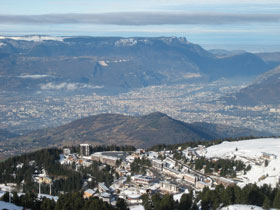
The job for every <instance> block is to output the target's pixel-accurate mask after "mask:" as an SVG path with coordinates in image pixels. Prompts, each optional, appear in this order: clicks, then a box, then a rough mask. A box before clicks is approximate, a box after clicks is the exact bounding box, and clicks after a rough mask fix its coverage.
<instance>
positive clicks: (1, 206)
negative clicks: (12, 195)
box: [0, 201, 23, 210]
mask: <svg viewBox="0 0 280 210" xmlns="http://www.w3.org/2000/svg"><path fill="white" fill-rule="evenodd" d="M0 209H8V210H22V209H23V207H20V206H16V205H15V204H12V203H7V202H4V201H0Z"/></svg>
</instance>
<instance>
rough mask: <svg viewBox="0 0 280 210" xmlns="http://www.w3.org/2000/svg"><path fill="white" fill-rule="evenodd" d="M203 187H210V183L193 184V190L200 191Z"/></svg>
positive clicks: (198, 182)
mask: <svg viewBox="0 0 280 210" xmlns="http://www.w3.org/2000/svg"><path fill="white" fill-rule="evenodd" d="M204 187H209V188H210V187H211V183H209V182H203V181H197V182H196V183H195V188H196V189H198V190H200V189H203V188H204Z"/></svg>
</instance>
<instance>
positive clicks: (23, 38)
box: [0, 35, 67, 42]
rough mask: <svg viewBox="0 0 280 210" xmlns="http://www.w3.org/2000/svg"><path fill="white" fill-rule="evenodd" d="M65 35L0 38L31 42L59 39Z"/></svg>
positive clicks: (61, 39)
mask: <svg viewBox="0 0 280 210" xmlns="http://www.w3.org/2000/svg"><path fill="white" fill-rule="evenodd" d="M65 38H67V37H55V36H39V35H34V36H0V39H12V40H22V41H33V42H43V41H60V42H63V40H64V39H65Z"/></svg>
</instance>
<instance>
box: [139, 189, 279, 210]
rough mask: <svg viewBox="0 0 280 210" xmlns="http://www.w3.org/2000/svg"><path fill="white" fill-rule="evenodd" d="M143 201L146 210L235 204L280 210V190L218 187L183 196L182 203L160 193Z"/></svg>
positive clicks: (203, 208) (192, 209) (187, 209)
mask: <svg viewBox="0 0 280 210" xmlns="http://www.w3.org/2000/svg"><path fill="white" fill-rule="evenodd" d="M142 201H143V206H144V208H145V210H196V209H201V210H209V209H212V210H216V209H220V208H221V207H224V206H228V205H233V204H244V205H256V206H260V207H263V208H264V209H270V208H275V209H280V189H279V188H271V187H270V186H268V185H263V186H262V187H258V186H257V185H256V184H249V185H246V186H245V187H244V188H242V189H241V188H240V187H238V186H231V187H227V188H225V187H224V186H223V185H218V186H216V188H215V190H210V189H209V188H204V189H203V191H202V192H200V193H199V194H198V195H197V196H194V195H193V192H190V193H188V194H183V195H182V197H181V199H180V201H174V199H173V196H172V195H168V194H167V195H163V196H161V195H160V194H158V193H157V194H153V195H148V194H145V195H143V196H142ZM198 207H199V208H198Z"/></svg>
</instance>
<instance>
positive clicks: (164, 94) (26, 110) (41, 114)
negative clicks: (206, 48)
mask: <svg viewBox="0 0 280 210" xmlns="http://www.w3.org/2000/svg"><path fill="white" fill-rule="evenodd" d="M244 84H246V83H245V82H242V80H241V81H235V82H233V81H232V80H219V81H215V82H212V83H198V84H197V83H195V84H181V85H161V86H150V87H145V88H139V89H135V90H132V91H129V92H127V93H120V94H117V95H113V96H104V95H100V94H96V93H90V90H84V92H83V91H81V92H80V93H77V92H75V91H70V90H68V91H67V90H57V91H49V92H44V91H43V90H42V91H38V92H37V93H33V94H24V95H22V94H18V93H16V92H1V93H0V94H1V101H0V108H1V109H0V117H1V119H2V120H1V122H0V128H3V129H9V130H10V131H13V132H16V133H26V132H28V131H31V130H35V129H40V128H47V127H55V126H58V125H62V124H65V123H68V122H71V121H73V120H76V119H80V118H83V117H86V116H91V115H96V114H100V113H119V114H126V115H136V116H137V115H144V114H148V113H152V112H155V111H161V112H163V113H166V114H168V115H169V116H171V117H173V118H175V119H178V120H182V121H185V122H209V123H220V124H225V125H230V126H236V127H246V128H251V129H254V130H258V131H266V132H270V133H271V134H274V135H277V134H279V125H280V120H279V119H280V106H279V105H277V104H276V105H258V106H241V105H231V104H228V103H226V102H225V101H224V100H223V97H224V96H226V95H229V94H231V93H234V92H236V91H238V90H239V89H241V88H242V87H244Z"/></svg>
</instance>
